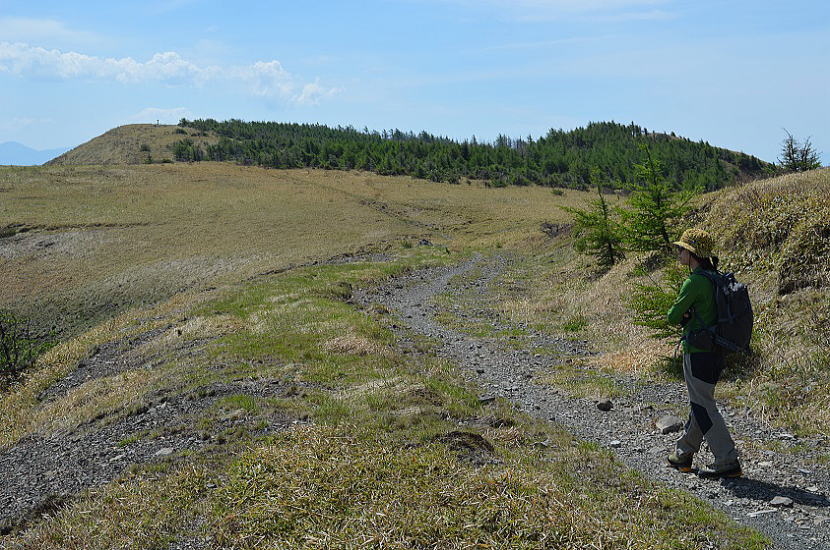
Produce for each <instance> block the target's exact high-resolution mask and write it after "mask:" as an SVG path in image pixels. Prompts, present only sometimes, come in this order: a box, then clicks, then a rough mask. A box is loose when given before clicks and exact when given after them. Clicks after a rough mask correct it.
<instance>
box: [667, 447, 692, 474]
mask: <svg viewBox="0 0 830 550" xmlns="http://www.w3.org/2000/svg"><path fill="white" fill-rule="evenodd" d="M693 457H694V455H686V456H682V455H678V454H677V453H676V452H675V453H672V454H670V455H669V456H667V457H666V459H667V460H668V461H669V466H671V467H672V468H674V469H675V470H677V471H678V472H683V473H684V474H688V473H689V472H691V471H692V458H693Z"/></svg>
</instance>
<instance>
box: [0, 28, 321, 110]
mask: <svg viewBox="0 0 830 550" xmlns="http://www.w3.org/2000/svg"><path fill="white" fill-rule="evenodd" d="M0 73H8V74H11V75H15V76H19V77H40V78H59V79H75V78H78V79H87V80H111V81H115V82H120V83H122V84H136V83H148V82H157V83H161V84H168V85H193V86H204V85H206V84H208V83H216V82H223V83H226V84H229V85H232V86H236V85H239V84H242V85H243V87H244V88H245V91H246V92H247V93H250V94H253V95H255V96H260V97H269V98H279V99H283V100H286V101H292V102H296V103H300V104H315V103H316V102H317V101H319V99H321V98H324V97H330V96H331V95H333V94H335V93H337V89H336V88H325V87H323V86H321V85H320V84H319V83H318V82H316V81H315V82H313V83H307V84H303V83H299V82H297V78H296V77H294V76H293V75H292V74H290V73H289V72H288V71H286V70H285V69H284V68H283V66H282V64H280V62H279V61H276V60H272V61H257V62H256V63H253V64H252V65H245V66H230V67H221V66H218V65H205V66H202V65H199V64H196V63H193V62H191V61H188V60H187V59H184V58H183V57H182V56H181V55H180V54H178V53H176V52H162V53H157V54H154V55H153V56H152V57H151V58H150V59H149V60H148V61H144V62H141V61H136V60H135V59H133V58H131V57H122V58H103V57H97V56H91V55H86V54H82V53H78V52H73V51H70V52H64V51H60V50H56V49H52V50H47V49H46V48H41V47H38V46H31V45H29V44H26V43H22V42H16V43H11V42H0Z"/></svg>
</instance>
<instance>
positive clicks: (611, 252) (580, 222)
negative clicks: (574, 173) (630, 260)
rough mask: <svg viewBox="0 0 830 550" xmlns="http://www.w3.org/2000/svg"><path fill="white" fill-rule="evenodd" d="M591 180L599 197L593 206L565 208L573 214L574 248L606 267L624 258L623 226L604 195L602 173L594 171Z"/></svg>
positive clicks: (593, 202)
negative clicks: (600, 175)
mask: <svg viewBox="0 0 830 550" xmlns="http://www.w3.org/2000/svg"><path fill="white" fill-rule="evenodd" d="M591 180H592V183H593V184H594V185H595V186H596V189H597V195H598V196H599V198H598V199H597V200H594V201H592V202H591V208H589V209H587V210H582V209H579V208H570V207H562V209H563V210H565V211H566V212H569V213H570V214H572V215H573V217H574V226H573V235H574V241H573V246H574V248H575V249H576V250H577V251H579V252H582V253H587V254H591V255H593V256H595V257H596V258H597V262H598V263H599V265H600V266H601V267H603V268H605V269H608V268H610V267H611V266H613V265H614V264H615V263H617V262H618V261H620V260H621V259H623V258H624V257H625V252H624V250H623V246H622V229H621V227H620V224H619V220H617V217H616V216H615V213H614V211H613V210H612V209H611V207H610V206H609V205H608V202H607V201H606V200H605V197H604V196H603V194H602V183H601V182H600V181H599V172H598V170H596V169H593V170H591Z"/></svg>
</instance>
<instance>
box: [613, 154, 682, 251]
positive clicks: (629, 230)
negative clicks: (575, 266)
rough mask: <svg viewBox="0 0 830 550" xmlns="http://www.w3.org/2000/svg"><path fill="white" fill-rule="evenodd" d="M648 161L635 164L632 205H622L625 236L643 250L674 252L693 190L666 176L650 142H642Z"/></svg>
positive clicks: (637, 249) (620, 211)
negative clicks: (680, 187) (678, 188)
mask: <svg viewBox="0 0 830 550" xmlns="http://www.w3.org/2000/svg"><path fill="white" fill-rule="evenodd" d="M640 150H641V151H642V153H643V156H644V161H643V162H642V163H641V164H635V168H636V173H637V179H636V182H635V183H634V185H632V186H631V189H632V193H631V196H630V197H629V200H628V208H621V209H619V214H620V216H621V218H622V227H623V240H624V242H625V244H626V245H627V247H628V248H630V249H631V250H635V251H639V252H651V251H660V252H670V251H671V243H672V237H673V236H674V235H675V233H677V226H678V224H679V223H680V221H681V219H682V218H683V216H685V215H686V213H687V212H688V211H689V206H688V203H689V200H690V199H691V198H692V196H693V192H692V191H690V190H686V191H676V190H675V189H674V187H673V186H672V185H670V184H669V182H668V181H667V180H666V179H665V178H664V177H663V176H662V173H661V164H660V162H659V161H658V160H656V159H654V158H653V157H652V155H651V151H650V150H649V147H648V146H647V145H644V144H641V145H640Z"/></svg>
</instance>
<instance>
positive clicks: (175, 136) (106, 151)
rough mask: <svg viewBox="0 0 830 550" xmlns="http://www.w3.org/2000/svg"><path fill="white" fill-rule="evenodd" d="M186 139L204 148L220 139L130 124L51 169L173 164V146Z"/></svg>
mask: <svg viewBox="0 0 830 550" xmlns="http://www.w3.org/2000/svg"><path fill="white" fill-rule="evenodd" d="M183 138H188V139H191V140H193V142H194V143H198V144H199V145H200V146H202V147H207V146H208V145H215V144H216V143H217V142H218V141H219V138H218V137H217V136H216V135H214V134H212V133H208V132H200V131H194V130H191V131H186V130H184V129H181V128H178V127H176V126H169V125H155V124H129V125H126V126H119V127H117V128H113V129H112V130H110V131H108V132H106V133H104V134H101V135H100V136H98V137H95V138H93V139H91V140H89V141H87V142H86V143H83V144H81V145H79V146H78V147H75V148H74V149H71V150H69V151H67V152H66V153H64V154H62V155H60V156H58V157H56V158H54V159H52V160H50V161H49V162H47V163H46V164H47V165H84V164H87V165H89V164H97V165H101V164H104V165H109V164H116V165H123V164H145V163H149V162H172V161H173V145H174V144H175V143H176V142H178V141H181V140H182V139H183Z"/></svg>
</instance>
